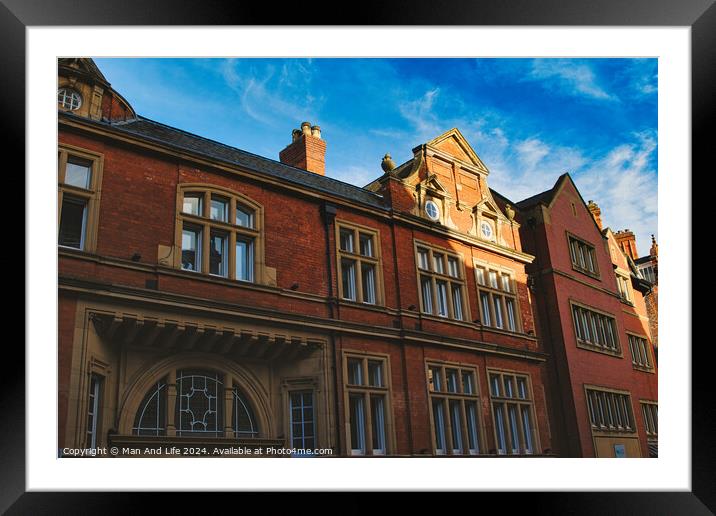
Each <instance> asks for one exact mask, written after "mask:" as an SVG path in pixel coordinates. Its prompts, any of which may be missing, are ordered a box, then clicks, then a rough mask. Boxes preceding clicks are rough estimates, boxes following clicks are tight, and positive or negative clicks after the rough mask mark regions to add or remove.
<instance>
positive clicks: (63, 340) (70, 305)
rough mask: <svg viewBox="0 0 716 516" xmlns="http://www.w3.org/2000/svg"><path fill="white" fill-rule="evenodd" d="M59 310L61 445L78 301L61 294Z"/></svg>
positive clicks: (58, 378)
mask: <svg viewBox="0 0 716 516" xmlns="http://www.w3.org/2000/svg"><path fill="white" fill-rule="evenodd" d="M57 310H58V313H57V325H58V329H57V332H58V334H57V343H58V350H57V374H58V376H57V383H58V385H57V417H58V420H57V425H58V435H57V439H58V441H57V443H58V446H61V445H63V443H64V442H65V428H66V427H67V410H68V401H69V394H70V370H71V368H72V343H73V340H74V335H75V315H76V312H77V302H76V300H75V299H74V298H73V297H70V296H67V295H63V294H60V296H59V298H58V304H57Z"/></svg>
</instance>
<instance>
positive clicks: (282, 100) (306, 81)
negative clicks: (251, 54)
mask: <svg viewBox="0 0 716 516" xmlns="http://www.w3.org/2000/svg"><path fill="white" fill-rule="evenodd" d="M221 74H222V76H223V78H224V80H225V81H226V84H227V85H228V86H229V87H230V88H231V89H232V90H234V91H235V92H236V93H237V95H238V96H239V102H240V105H241V107H242V109H243V111H244V112H245V113H246V114H247V115H248V116H249V117H251V118H252V119H254V120H256V121H257V122H260V123H262V124H265V125H269V126H272V127H280V128H281V129H284V130H285V129H286V127H292V126H293V125H296V126H297V125H298V124H300V123H301V122H302V121H304V120H309V121H311V120H318V119H319V118H320V117H319V116H318V112H319V109H320V105H321V104H322V102H323V98H321V97H315V96H314V95H313V94H312V93H311V88H310V84H311V80H312V78H313V73H312V66H311V63H310V62H309V61H305V62H304V61H300V60H291V61H287V62H286V63H285V64H283V66H282V67H281V69H280V70H276V67H275V66H273V65H271V64H264V63H259V62H253V61H251V60H246V61H238V60H236V59H229V60H227V61H226V62H225V63H224V65H223V67H222V70H221ZM286 124H292V125H286Z"/></svg>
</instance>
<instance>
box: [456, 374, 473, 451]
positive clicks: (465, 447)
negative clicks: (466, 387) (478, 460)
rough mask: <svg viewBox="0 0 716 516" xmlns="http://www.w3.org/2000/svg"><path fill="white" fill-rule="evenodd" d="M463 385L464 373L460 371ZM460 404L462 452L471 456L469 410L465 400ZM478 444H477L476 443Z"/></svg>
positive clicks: (460, 401) (461, 400)
mask: <svg viewBox="0 0 716 516" xmlns="http://www.w3.org/2000/svg"><path fill="white" fill-rule="evenodd" d="M459 383H461V384H462V371H460V382H459ZM459 403H460V414H461V415H462V420H461V423H462V435H463V438H462V452H463V453H464V454H466V455H469V454H470V435H469V434H468V431H467V409H466V407H465V399H464V398H462V399H460V400H459ZM476 444H477V443H476Z"/></svg>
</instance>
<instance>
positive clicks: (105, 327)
mask: <svg viewBox="0 0 716 516" xmlns="http://www.w3.org/2000/svg"><path fill="white" fill-rule="evenodd" d="M90 320H91V321H92V324H93V325H94V328H95V331H96V332H97V334H98V335H99V336H100V337H101V338H103V339H106V340H108V341H110V342H112V343H115V344H117V345H134V346H138V347H144V348H148V349H149V348H154V349H171V350H177V351H202V352H205V353H218V354H221V355H225V356H226V357H227V358H254V359H261V360H284V361H288V360H299V359H302V358H305V357H307V356H309V355H311V354H312V353H313V352H315V351H316V350H318V349H321V348H323V346H324V342H323V341H320V340H313V339H310V338H306V337H305V336H296V335H282V334H277V333H268V332H262V331H256V330H253V329H248V328H238V327H227V326H221V327H218V326H213V325H209V324H202V323H198V322H197V323H193V322H179V321H175V320H171V319H158V318H150V317H142V316H138V315H133V314H118V313H97V312H95V313H92V314H90Z"/></svg>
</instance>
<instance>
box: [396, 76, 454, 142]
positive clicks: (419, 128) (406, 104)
mask: <svg viewBox="0 0 716 516" xmlns="http://www.w3.org/2000/svg"><path fill="white" fill-rule="evenodd" d="M439 94H440V88H434V89H430V90H428V91H426V92H425V93H424V94H423V95H422V96H421V97H419V98H417V99H413V100H407V101H403V102H399V103H398V111H399V112H400V114H401V115H402V116H403V118H405V119H406V120H407V121H408V122H410V124H411V125H412V126H413V127H414V128H415V130H416V133H417V134H416V136H418V137H419V138H421V139H428V140H429V139H432V138H434V137H435V136H437V135H438V134H440V133H441V132H443V131H444V129H443V130H442V131H441V124H440V123H439V122H438V116H437V115H436V113H435V111H434V109H433V107H434V104H435V101H436V99H437V98H438V95H439Z"/></svg>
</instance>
